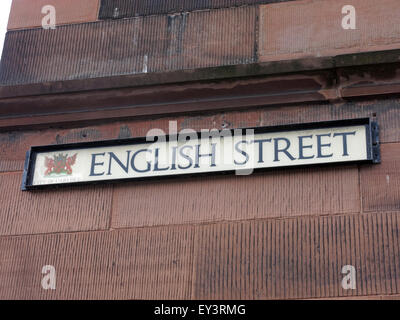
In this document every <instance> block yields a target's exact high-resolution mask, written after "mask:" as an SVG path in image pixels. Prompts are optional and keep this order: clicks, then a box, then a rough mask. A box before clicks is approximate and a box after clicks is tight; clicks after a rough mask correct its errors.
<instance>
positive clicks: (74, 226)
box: [0, 172, 112, 237]
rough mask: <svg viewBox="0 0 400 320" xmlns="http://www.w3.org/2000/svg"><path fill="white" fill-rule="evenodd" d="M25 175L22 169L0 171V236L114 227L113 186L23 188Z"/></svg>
mask: <svg viewBox="0 0 400 320" xmlns="http://www.w3.org/2000/svg"><path fill="white" fill-rule="evenodd" d="M21 179H22V172H15V173H0V203H1V205H0V237H1V236H5V235H22V234H38V233H53V232H70V231H87V230H104V229H108V228H109V227H110V226H109V224H110V218H111V198H112V187H110V186H96V187H93V186H91V187H82V188H61V189H59V190H57V189H52V190H43V191H35V192H22V191H21V182H22V180H21Z"/></svg>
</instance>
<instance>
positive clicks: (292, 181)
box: [0, 100, 400, 299]
mask: <svg viewBox="0 0 400 320" xmlns="http://www.w3.org/2000/svg"><path fill="white" fill-rule="evenodd" d="M399 106H400V101H398V100H387V101H375V102H370V103H367V104H366V105H365V104H363V103H355V104H348V105H346V104H345V105H326V106H321V105H315V106H313V105H309V106H292V107H285V108H282V107H275V108H264V109H258V110H248V111H243V112H226V113H215V114H210V115H207V116H185V117H180V118H177V119H176V118H164V119H159V120H152V121H143V120H137V121H125V122H119V123H113V124H108V125H96V126H92V127H83V128H74V129H63V130H57V129H50V130H44V131H36V130H33V131H24V132H7V133H2V134H0V139H1V141H2V146H3V149H2V152H1V153H0V169H1V171H2V172H1V173H0V189H1V190H0V202H1V203H2V205H1V208H0V226H1V227H0V261H2V263H1V264H0V297H1V298H129V299H133V298H134V299H143V298H145V299H147V298H160V299H164V298H182V299H183V298H185V299H186V298H194V299H199V298H229V299H230V298H232V299H233V298H240V299H253V298H257V299H260V298H261V299H264V298H327V297H344V296H356V295H358V296H367V295H368V296H376V295H394V294H398V293H399V289H398V288H399V286H400V277H399V275H400V269H399V266H400V260H399V259H400V257H399V244H400V239H399V232H398V231H399V229H400V218H399V217H400V216H399V214H398V212H399V210H400V192H399V190H400V188H399V184H400V175H399V165H398V164H399V160H400V135H399V130H398V126H399V124H398V122H399V117H398V116H397V115H398V111H397V109H398V108H399ZM373 113H376V114H377V117H378V120H379V122H380V125H381V128H382V134H381V138H382V143H383V144H382V159H383V162H382V164H381V165H373V166H370V165H362V166H357V165H349V166H344V167H330V168H319V169H318V168H306V169H295V170H278V171H273V172H268V173H262V174H255V175H252V176H246V177H236V176H226V177H207V178H190V179H179V180H173V181H171V180H164V181H160V182H140V183H139V182H133V183H125V184H117V185H103V186H91V187H79V188H63V189H59V190H45V191H35V192H21V191H20V189H19V188H20V183H21V177H22V171H21V170H22V165H23V157H24V152H25V151H26V150H27V148H28V147H29V146H30V145H37V144H52V143H66V142H78V141H96V140H102V139H113V138H118V137H121V136H122V137H130V136H142V135H144V134H145V133H146V132H147V130H148V129H150V128H154V127H160V128H163V129H165V130H166V129H167V128H168V121H169V120H175V119H176V120H178V123H179V126H180V128H186V127H190V128H194V129H197V128H212V127H217V128H220V126H221V125H222V123H229V125H230V126H231V127H241V126H259V125H278V124H282V123H292V122H293V123H295V122H309V121H317V120H331V119H339V118H343V117H346V118H348V117H363V116H368V115H371V114H373ZM46 264H51V265H54V266H56V268H57V277H58V278H57V281H58V285H57V289H56V290H55V291H45V290H43V289H42V288H41V286H40V281H41V277H42V275H41V268H42V266H43V265H46ZM345 264H352V265H354V266H356V269H357V290H350V291H345V290H343V289H342V288H341V285H340V283H341V279H342V275H341V273H340V271H341V267H342V266H343V265H345Z"/></svg>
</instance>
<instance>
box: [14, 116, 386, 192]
mask: <svg viewBox="0 0 400 320" xmlns="http://www.w3.org/2000/svg"><path fill="white" fill-rule="evenodd" d="M355 125H364V126H365V128H366V137H367V159H365V160H356V161H344V162H334V163H324V164H321V163H316V164H304V165H295V166H282V167H273V168H270V167H269V168H255V169H254V172H260V171H268V170H281V169H285V168H300V167H324V166H332V165H333V164H334V165H341V164H351V163H366V162H367V163H368V162H369V163H373V164H379V163H380V162H381V154H380V140H379V125H378V122H377V121H376V120H375V119H372V118H356V119H346V120H334V121H323V122H311V123H300V124H291V125H280V126H271V127H255V128H254V127H248V128H247V127H246V128H234V129H229V130H230V131H231V133H233V131H234V130H238V129H239V130H247V129H251V130H254V134H261V133H270V132H276V133H279V132H289V131H297V130H307V129H323V128H329V127H332V128H333V127H346V126H355ZM224 130H226V129H224ZM196 134H197V137H198V138H200V135H201V132H197V133H196ZM171 139H176V135H166V142H168V141H169V140H171ZM145 143H148V144H150V143H153V141H151V142H150V141H148V137H147V138H146V137H137V138H129V139H114V140H103V141H93V142H80V143H69V144H54V145H45V146H32V147H31V148H30V150H29V151H27V153H26V158H25V165H24V172H23V177H22V185H21V190H23V191H29V190H35V189H44V188H58V187H66V186H76V185H93V184H109V183H121V182H125V181H143V180H164V179H171V178H184V177H194V176H204V175H219V174H230V173H234V172H235V171H234V170H228V171H218V172H201V173H188V174H179V175H165V176H156V177H130V178H123V179H113V180H100V181H82V182H72V183H59V184H49V185H33V184H32V182H33V174H34V172H35V162H36V156H37V154H38V153H41V152H53V151H65V150H70V149H75V150H76V149H89V148H98V147H112V146H119V145H133V144H145Z"/></svg>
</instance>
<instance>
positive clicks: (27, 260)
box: [0, 212, 400, 299]
mask: <svg viewBox="0 0 400 320" xmlns="http://www.w3.org/2000/svg"><path fill="white" fill-rule="evenodd" d="M399 228H400V219H399V213H398V212H397V213H395V212H393V213H378V214H365V215H350V216H328V217H307V218H295V219H285V220H258V221H248V222H239V223H217V224H211V225H198V226H196V227H192V226H169V227H162V228H141V229H127V230H119V231H107V232H91V233H74V234H57V235H39V236H24V237H6V238H4V237H2V238H0V261H2V262H7V263H2V264H0V298H1V299H49V298H59V299H105V298H120V299H172V298H175V299H190V298H193V299H213V298H219V299H222V298H224V299H264V298H273V299H275V298H329V297H346V296H350V297H355V296H357V295H359V296H382V295H388V296H389V297H390V296H391V295H395V294H396V293H397V294H398V292H399V288H400V276H399V275H400V269H399V266H400V261H399V259H400V257H399V243H400V239H399V238H398V234H399ZM346 264H352V265H354V266H355V267H356V271H357V282H356V283H357V289H356V290H347V291H345V290H343V289H342V287H341V285H340V284H341V280H342V278H343V275H342V274H341V269H342V266H343V265H346ZM44 265H53V266H55V267H56V272H57V273H56V274H57V283H56V285H57V289H56V290H47V291H46V290H43V289H42V288H41V285H40V282H41V279H42V274H41V270H42V267H43V266H44ZM389 297H387V298H389Z"/></svg>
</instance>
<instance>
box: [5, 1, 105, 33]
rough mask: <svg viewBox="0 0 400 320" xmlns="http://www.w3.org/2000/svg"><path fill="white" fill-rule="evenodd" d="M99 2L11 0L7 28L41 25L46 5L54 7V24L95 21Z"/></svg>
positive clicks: (25, 27)
mask: <svg viewBox="0 0 400 320" xmlns="http://www.w3.org/2000/svg"><path fill="white" fill-rule="evenodd" d="M99 4H100V0H85V1H81V0H68V1H65V0H13V1H12V6H11V13H10V17H9V20H8V30H14V29H27V28H37V27H41V26H42V19H43V17H45V16H46V15H47V13H46V14H43V13H42V8H43V7H44V6H47V5H51V6H54V8H55V9H56V25H63V24H72V23H81V22H91V21H96V20H97V17H98V11H99ZM46 12H47V11H46Z"/></svg>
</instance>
